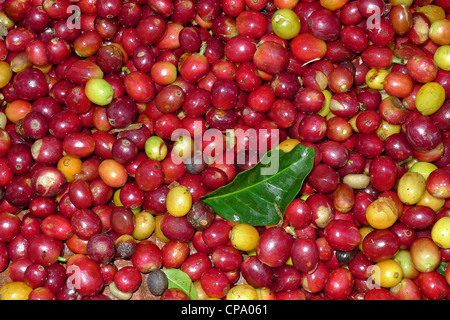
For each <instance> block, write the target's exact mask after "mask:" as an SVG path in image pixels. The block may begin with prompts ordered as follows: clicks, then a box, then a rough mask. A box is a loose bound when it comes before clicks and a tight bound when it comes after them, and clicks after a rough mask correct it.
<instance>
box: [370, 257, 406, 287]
mask: <svg viewBox="0 0 450 320" xmlns="http://www.w3.org/2000/svg"><path fill="white" fill-rule="evenodd" d="M371 277H372V279H373V281H374V282H375V284H377V285H379V286H381V287H383V288H392V287H393V286H395V285H397V284H398V283H399V282H400V281H401V280H402V279H403V270H402V267H401V266H400V264H398V263H397V262H396V261H394V260H392V259H388V260H384V261H380V262H378V263H376V264H375V266H374V267H373V268H372V270H371Z"/></svg>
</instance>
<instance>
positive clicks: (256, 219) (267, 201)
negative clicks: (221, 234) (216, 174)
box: [202, 144, 314, 226]
mask: <svg viewBox="0 0 450 320" xmlns="http://www.w3.org/2000/svg"><path fill="white" fill-rule="evenodd" d="M313 164H314V149H313V148H307V147H305V146H304V145H301V144H298V145H296V146H295V147H294V148H293V149H292V150H291V151H290V152H285V151H283V150H280V149H272V150H269V151H268V152H267V153H266V154H265V155H264V156H263V157H262V158H261V160H260V161H259V162H258V163H257V164H256V165H255V166H254V167H253V168H251V169H249V170H246V171H243V172H241V173H239V174H238V175H236V177H235V178H234V180H233V181H232V182H231V183H229V184H227V185H225V186H223V187H220V188H218V189H216V190H214V191H213V192H210V193H208V194H207V195H205V196H203V197H202V200H203V201H204V202H206V203H207V204H209V205H210V206H211V207H212V208H213V209H214V211H215V212H216V213H217V214H219V215H220V216H222V217H223V218H225V219H228V220H230V221H235V222H240V223H247V224H250V225H254V226H263V225H270V224H276V223H278V222H279V221H280V220H281V217H280V214H281V215H284V212H285V210H286V207H287V206H288V205H289V203H291V202H292V200H293V199H294V198H295V197H296V195H297V194H298V192H299V191H300V189H301V187H302V184H303V181H304V179H305V178H306V176H307V175H308V174H309V173H310V172H311V170H312V167H313Z"/></svg>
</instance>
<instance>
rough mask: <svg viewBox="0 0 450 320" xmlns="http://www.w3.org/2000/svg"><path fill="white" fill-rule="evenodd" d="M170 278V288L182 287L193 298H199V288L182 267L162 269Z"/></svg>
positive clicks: (168, 278)
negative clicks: (197, 288)
mask: <svg viewBox="0 0 450 320" xmlns="http://www.w3.org/2000/svg"><path fill="white" fill-rule="evenodd" d="M161 271H163V272H164V273H165V274H166V276H167V280H168V287H167V288H168V289H173V288H175V289H180V290H181V291H183V292H184V293H186V294H187V295H188V296H189V299H191V300H198V294H197V290H196V289H195V287H194V284H193V283H192V280H191V278H189V276H188V275H187V274H186V273H185V272H183V271H181V270H180V269H161Z"/></svg>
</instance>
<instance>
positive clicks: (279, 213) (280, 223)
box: [273, 202, 283, 227]
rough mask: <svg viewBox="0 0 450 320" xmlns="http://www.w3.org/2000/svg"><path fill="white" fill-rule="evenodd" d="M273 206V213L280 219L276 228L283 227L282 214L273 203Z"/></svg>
mask: <svg viewBox="0 0 450 320" xmlns="http://www.w3.org/2000/svg"><path fill="white" fill-rule="evenodd" d="M273 205H274V206H275V211H276V212H277V214H278V216H279V217H280V222H278V223H277V227H281V226H282V225H283V214H282V213H281V211H280V208H278V205H277V204H276V203H275V202H274V203H273Z"/></svg>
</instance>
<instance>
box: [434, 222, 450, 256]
mask: <svg viewBox="0 0 450 320" xmlns="http://www.w3.org/2000/svg"><path fill="white" fill-rule="evenodd" d="M431 239H432V240H433V241H434V243H436V245H437V246H438V247H440V248H443V249H449V248H450V217H442V218H441V219H439V220H438V221H436V223H435V224H434V225H433V228H432V229H431Z"/></svg>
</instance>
